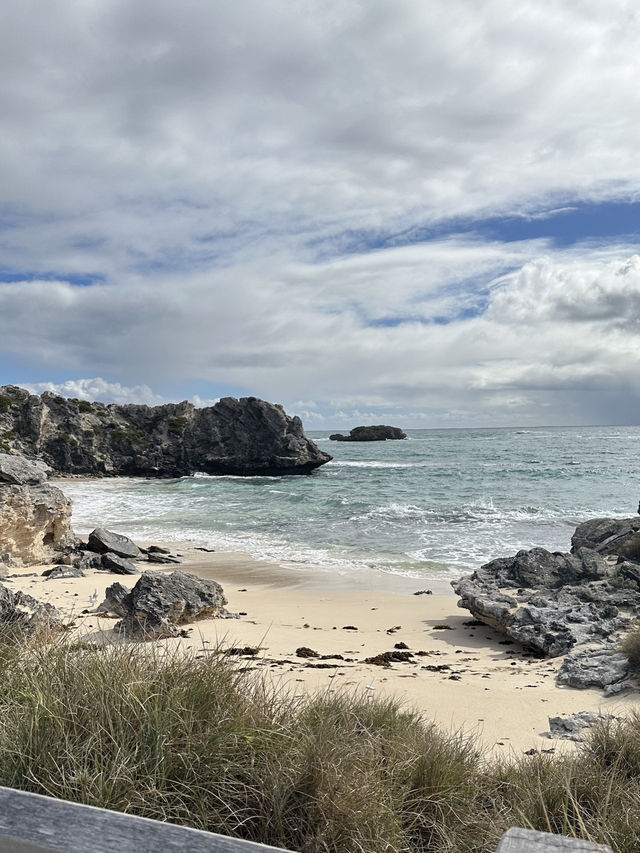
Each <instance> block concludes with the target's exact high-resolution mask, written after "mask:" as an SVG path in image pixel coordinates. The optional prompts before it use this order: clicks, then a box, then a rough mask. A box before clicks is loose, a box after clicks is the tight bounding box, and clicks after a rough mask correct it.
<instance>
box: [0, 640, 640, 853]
mask: <svg viewBox="0 0 640 853" xmlns="http://www.w3.org/2000/svg"><path fill="white" fill-rule="evenodd" d="M0 784H1V785H6V786H9V787H14V788H19V789H22V790H28V791H33V792H36V793H40V794H47V795H49V796H53V797H59V798H64V799H67V800H72V801H77V802H81V803H87V804H90V805H94V806H101V807H104V808H109V809H115V810H119V811H123V812H128V813H131V814H137V815H142V816H145V817H150V818H155V819H159V820H166V821H170V822H175V823H180V824H184V825H189V826H194V827H196V828H199V829H205V830H209V831H214V832H220V833H224V834H227V835H233V836H237V837H242V838H246V839H250V840H253V841H261V842H263V843H267V844H273V845H276V846H280V847H284V848H286V849H290V850H294V851H305V853H325V851H326V853H329V851H332V853H333V851H335V853H338V851H339V853H361V851H369V853H382V851H386V853H405V852H406V853H409V851H433V853H436V851H437V853H441V851H442V853H444V851H447V853H458V851H459V853H489V851H491V853H493V851H495V848H496V846H497V843H498V840H499V838H500V836H501V835H502V833H503V832H504V831H505V830H506V829H507V828H508V827H509V826H514V825H517V826H527V827H531V828H535V829H540V830H545V831H552V832H557V833H561V834H566V835H572V836H577V837H582V838H589V839H591V840H594V841H600V842H605V843H609V844H611V846H612V847H613V849H614V850H615V851H618V853H632V851H637V850H638V849H640V716H632V717H631V718H630V719H629V720H627V721H625V722H617V721H608V722H606V723H604V724H602V725H600V726H598V727H597V728H596V729H595V730H594V731H593V733H592V735H591V736H590V737H589V740H588V741H587V742H586V743H585V745H584V746H583V747H581V748H580V749H579V750H578V751H577V752H576V753H572V754H566V755H552V754H542V753H536V754H534V755H530V756H522V757H521V758H517V759H516V758H513V759H511V760H508V759H504V758H501V759H494V758H490V757H489V756H488V755H487V754H486V753H483V751H482V750H481V748H480V747H479V746H478V745H477V743H476V742H475V741H474V740H473V739H472V738H470V737H465V736H462V735H456V734H450V733H447V732H444V731H442V730H440V729H439V728H437V727H436V726H435V725H433V724H432V723H430V722H429V721H427V720H424V719H421V718H420V716H419V715H417V714H415V713H413V712H411V711H410V710H408V709H406V708H403V707H401V706H400V705H399V704H398V703H396V702H394V701H393V700H390V699H385V700H379V699H373V698H372V697H370V696H368V695H366V696H363V695H361V694H349V693H346V692H345V693H330V692H326V693H324V694H321V695H318V696H315V697H310V698H307V699H306V700H304V701H303V700H301V699H300V698H299V697H298V698H293V697H292V696H291V694H289V693H287V692H286V691H285V690H279V689H277V688H274V687H273V686H272V685H271V684H270V683H269V682H267V681H265V680H261V679H258V678H257V677H256V676H255V674H254V673H246V672H243V671H242V667H241V666H239V665H238V664H233V663H232V662H231V661H230V660H229V657H228V656H225V655H224V654H222V653H221V650H216V649H214V650H212V651H207V652H205V651H202V652H200V653H198V652H194V653H185V652H182V651H181V652H179V653H178V652H166V651H164V650H163V649H161V648H159V647H154V646H152V645H151V644H143V645H115V646H109V647H91V646H86V645H84V646H83V645H82V644H73V643H69V642H59V643H55V644H47V645H44V644H38V643H33V642H32V643H30V644H24V643H23V644H20V643H16V642H15V640H12V641H9V639H8V638H5V639H4V640H3V641H2V642H0Z"/></svg>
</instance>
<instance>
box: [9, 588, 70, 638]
mask: <svg viewBox="0 0 640 853" xmlns="http://www.w3.org/2000/svg"><path fill="white" fill-rule="evenodd" d="M0 625H2V626H3V627H5V628H10V629H16V630H18V631H19V632H20V633H23V634H25V635H26V636H31V635H33V634H36V633H40V632H41V631H46V632H51V631H60V630H62V616H61V615H60V613H59V611H58V610H56V608H55V607H53V605H51V604H46V603H44V602H42V601H37V600H36V599H35V598H32V596H30V595H27V594H26V593H24V592H13V591H12V590H10V589H8V588H7V587H6V586H3V585H2V584H0Z"/></svg>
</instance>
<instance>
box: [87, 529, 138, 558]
mask: <svg viewBox="0 0 640 853" xmlns="http://www.w3.org/2000/svg"><path fill="white" fill-rule="evenodd" d="M88 547H89V549H90V550H91V551H95V552H96V553H98V554H107V553H112V554H115V555H116V556H118V557H124V558H127V559H135V558H136V557H140V556H141V553H140V549H139V548H138V546H137V545H136V543H135V542H133V541H132V540H131V539H129V537H128V536H123V535H122V534H120V533H112V532H111V531H110V530H106V529H105V528H104V527H96V529H95V530H93V531H92V532H91V533H90V534H89V545H88Z"/></svg>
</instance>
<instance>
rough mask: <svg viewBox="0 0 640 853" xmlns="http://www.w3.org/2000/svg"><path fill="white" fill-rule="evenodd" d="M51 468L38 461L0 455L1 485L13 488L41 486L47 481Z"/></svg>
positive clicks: (5, 454)
mask: <svg viewBox="0 0 640 853" xmlns="http://www.w3.org/2000/svg"><path fill="white" fill-rule="evenodd" d="M49 470H50V469H49V466H48V465H45V464H44V462H40V461H39V460H36V459H25V458H24V456H17V455H13V454H9V453H0V483H8V484H9V485H12V486H41V485H42V484H43V483H44V482H46V480H47V471H49Z"/></svg>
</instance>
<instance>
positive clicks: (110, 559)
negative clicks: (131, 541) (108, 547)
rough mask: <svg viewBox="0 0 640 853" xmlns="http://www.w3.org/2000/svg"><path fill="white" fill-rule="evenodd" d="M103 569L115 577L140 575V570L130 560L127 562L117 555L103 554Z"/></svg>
mask: <svg viewBox="0 0 640 853" xmlns="http://www.w3.org/2000/svg"><path fill="white" fill-rule="evenodd" d="M102 568H103V569H107V570H108V571H110V572H113V574H115V575H139V574H140V569H137V568H136V567H135V566H134V565H133V563H132V562H131V561H130V560H125V559H123V558H122V557H118V555H117V554H111V553H107V554H103V555H102Z"/></svg>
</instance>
